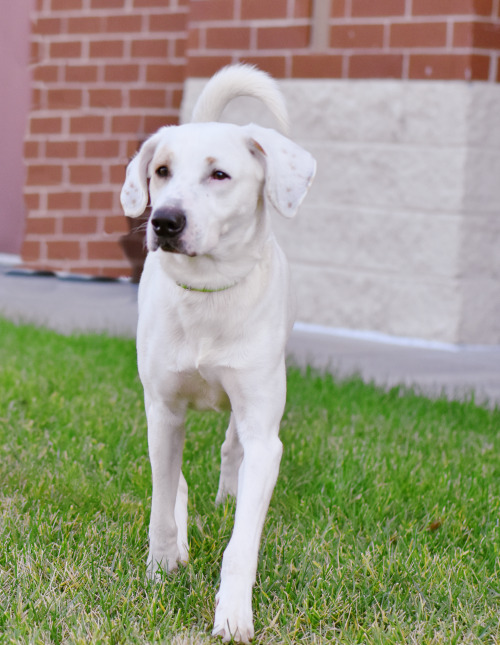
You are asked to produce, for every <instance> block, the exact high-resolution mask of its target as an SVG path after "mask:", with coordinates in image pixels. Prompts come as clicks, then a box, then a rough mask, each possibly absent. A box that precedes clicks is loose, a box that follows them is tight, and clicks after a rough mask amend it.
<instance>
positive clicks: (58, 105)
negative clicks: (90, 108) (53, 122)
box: [47, 88, 82, 110]
mask: <svg viewBox="0 0 500 645" xmlns="http://www.w3.org/2000/svg"><path fill="white" fill-rule="evenodd" d="M47 106H48V108H49V109H50V110H75V109H78V108H80V107H81V106H82V91H81V90H72V89H67V88H65V89H61V90H48V92H47Z"/></svg>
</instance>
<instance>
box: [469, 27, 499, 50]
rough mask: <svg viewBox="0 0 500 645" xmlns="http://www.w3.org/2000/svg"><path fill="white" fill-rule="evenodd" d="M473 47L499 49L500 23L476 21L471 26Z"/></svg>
mask: <svg viewBox="0 0 500 645" xmlns="http://www.w3.org/2000/svg"><path fill="white" fill-rule="evenodd" d="M473 47H474V48H475V49H496V50H499V49H500V24H499V23H496V24H493V23H486V22H476V23H474V26H473Z"/></svg>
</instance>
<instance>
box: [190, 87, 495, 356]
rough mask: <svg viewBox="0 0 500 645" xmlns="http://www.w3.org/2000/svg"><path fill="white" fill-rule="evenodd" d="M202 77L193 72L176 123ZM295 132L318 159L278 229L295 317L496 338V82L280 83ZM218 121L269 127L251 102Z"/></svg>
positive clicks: (470, 340)
mask: <svg viewBox="0 0 500 645" xmlns="http://www.w3.org/2000/svg"><path fill="white" fill-rule="evenodd" d="M204 83H205V81H204V80H202V79H189V80H188V81H187V83H186V87H185V99H184V104H183V111H182V115H183V120H189V115H190V113H191V109H192V106H193V104H194V101H195V100H196V97H197V96H198V94H199V92H200V91H201V88H202V87H203V85H204ZM280 86H281V88H282V90H283V92H284V94H285V97H286V100H287V103H288V106H289V110H290V117H291V122H292V138H293V139H294V140H295V141H297V142H298V143H300V144H301V145H303V146H304V147H305V148H307V149H308V150H309V151H310V152H311V153H312V154H313V155H314V156H315V157H316V159H317V161H318V172H317V176H316V179H315V182H314V184H313V187H312V189H311V192H310V194H309V195H308V197H307V198H306V201H305V202H304V205H303V206H302V209H301V212H300V213H299V215H298V216H297V218H296V219H295V220H293V221H291V222H290V221H285V220H283V219H281V218H278V217H277V218H276V221H275V229H276V232H277V235H278V237H279V239H280V242H281V244H282V246H283V248H284V249H285V251H286V253H287V255H288V258H289V260H290V263H291V267H292V273H293V276H294V279H295V283H296V290H297V296H298V316H297V318H298V320H300V321H302V322H308V323H314V324H318V325H325V326H329V327H334V328H339V327H340V328H348V329H356V330H369V331H378V332H383V333H387V334H393V335H396V336H405V337H416V338H422V339H428V340H433V341H441V342H447V343H456V344H462V343H464V344H498V343H500V117H499V115H500V86H499V85H494V84H488V83H466V82H454V81H448V82H438V81H429V82H427V81H412V82H410V81H398V80H394V81H392V80H367V81H363V80H360V81H352V80H328V79H326V80H322V79H319V80H316V79H315V80H297V79H290V80H283V81H280ZM224 118H227V119H228V120H231V121H234V122H237V123H247V122H249V121H254V122H256V123H261V124H262V125H267V126H271V127H272V126H273V122H272V119H271V118H270V117H269V115H267V114H266V113H265V111H264V110H262V108H261V107H260V105H259V104H258V103H257V102H256V101H253V100H251V101H243V100H238V101H234V102H233V104H232V105H231V106H230V107H229V108H228V109H227V110H226V113H225V115H224Z"/></svg>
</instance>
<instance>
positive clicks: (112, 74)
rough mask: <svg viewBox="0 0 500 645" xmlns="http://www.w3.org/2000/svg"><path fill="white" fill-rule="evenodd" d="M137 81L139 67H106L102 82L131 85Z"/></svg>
mask: <svg viewBox="0 0 500 645" xmlns="http://www.w3.org/2000/svg"><path fill="white" fill-rule="evenodd" d="M138 79H139V65H106V67H105V68H104V80H105V81H106V82H110V83H132V82H134V81H137V80H138Z"/></svg>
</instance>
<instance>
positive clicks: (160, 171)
mask: <svg viewBox="0 0 500 645" xmlns="http://www.w3.org/2000/svg"><path fill="white" fill-rule="evenodd" d="M156 174H157V175H158V177H168V174H169V173H168V168H167V166H160V167H159V168H157V169H156Z"/></svg>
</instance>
